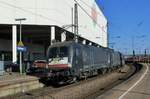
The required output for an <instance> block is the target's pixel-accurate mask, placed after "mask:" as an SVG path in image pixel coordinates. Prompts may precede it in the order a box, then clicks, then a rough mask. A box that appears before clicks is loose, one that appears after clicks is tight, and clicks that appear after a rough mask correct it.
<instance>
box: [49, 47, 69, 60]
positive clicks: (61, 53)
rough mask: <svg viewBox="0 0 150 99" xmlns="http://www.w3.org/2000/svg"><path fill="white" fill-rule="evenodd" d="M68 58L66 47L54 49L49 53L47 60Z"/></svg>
mask: <svg viewBox="0 0 150 99" xmlns="http://www.w3.org/2000/svg"><path fill="white" fill-rule="evenodd" d="M57 57H68V47H54V48H51V49H50V51H49V58H57Z"/></svg>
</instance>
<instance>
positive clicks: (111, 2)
mask: <svg viewBox="0 0 150 99" xmlns="http://www.w3.org/2000/svg"><path fill="white" fill-rule="evenodd" d="M97 2H98V3H99V5H100V7H101V8H102V9H103V12H104V14H105V16H106V17H107V19H108V23H109V38H110V39H109V40H110V43H115V44H114V48H115V49H116V50H120V51H122V52H124V53H131V52H132V49H133V48H134V49H135V50H136V53H142V52H144V49H147V50H149V52H150V39H149V38H150V35H149V33H150V0H97ZM117 36H120V38H116V37H117ZM133 42H134V43H133Z"/></svg>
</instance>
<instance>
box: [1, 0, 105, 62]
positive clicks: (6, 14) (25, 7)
mask: <svg viewBox="0 0 150 99" xmlns="http://www.w3.org/2000/svg"><path fill="white" fill-rule="evenodd" d="M76 1H77V2H76ZM75 3H78V4H79V7H78V24H79V32H78V33H79V36H80V37H82V38H85V39H87V40H89V41H92V42H94V43H97V44H99V45H101V46H104V47H107V44H108V43H107V19H106V18H105V16H104V15H103V13H102V11H101V10H100V8H99V7H98V5H97V3H96V1H95V0H0V12H1V16H0V54H1V55H2V54H3V53H7V52H12V53H13V54H12V57H13V58H12V60H13V61H16V60H17V49H16V46H17V42H18V40H19V39H18V37H19V22H18V21H15V19H16V18H26V20H25V21H23V22H22V35H23V42H24V45H25V46H28V50H30V52H29V53H32V52H33V53H32V54H34V55H36V56H38V55H39V56H40V55H42V54H44V53H45V52H46V48H47V46H48V45H49V44H50V42H51V41H52V39H54V38H55V37H54V36H56V37H59V35H58V34H59V33H58V31H61V27H63V26H66V25H71V24H73V17H72V15H73V12H72V8H74V4H75ZM67 32H68V35H69V33H72V32H73V31H72V28H68V29H67ZM49 35H50V36H49ZM70 37H71V35H70ZM68 38H69V37H68ZM56 39H57V38H56ZM42 40H43V41H42ZM46 42H47V43H46ZM33 50H34V51H33ZM29 53H28V54H29ZM39 53H40V54H39ZM28 54H25V55H24V56H27V57H28ZM31 56H32V55H31ZM1 58H3V57H1Z"/></svg>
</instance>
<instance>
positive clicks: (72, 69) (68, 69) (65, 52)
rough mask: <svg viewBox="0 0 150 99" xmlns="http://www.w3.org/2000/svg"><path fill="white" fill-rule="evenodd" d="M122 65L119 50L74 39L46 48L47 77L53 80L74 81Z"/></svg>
mask: <svg viewBox="0 0 150 99" xmlns="http://www.w3.org/2000/svg"><path fill="white" fill-rule="evenodd" d="M123 65H124V58H123V55H122V54H121V53H120V52H115V51H114V50H113V49H109V48H104V47H101V46H100V47H95V46H91V45H84V44H80V43H76V42H74V41H66V42H60V43H55V44H53V45H51V46H49V48H48V50H47V65H44V66H46V67H45V68H47V69H49V72H48V74H47V77H48V78H49V79H51V80H55V82H69V83H70V82H75V81H76V80H77V79H83V78H87V77H90V76H94V75H98V74H105V73H106V72H109V71H112V70H115V69H117V68H120V67H121V66H123Z"/></svg>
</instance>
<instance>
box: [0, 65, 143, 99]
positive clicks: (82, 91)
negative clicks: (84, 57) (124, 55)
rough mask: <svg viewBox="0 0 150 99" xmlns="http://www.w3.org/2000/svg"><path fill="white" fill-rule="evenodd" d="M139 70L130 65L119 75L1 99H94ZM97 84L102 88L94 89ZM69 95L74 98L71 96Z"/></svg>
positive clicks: (105, 76) (113, 74)
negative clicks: (111, 81)
mask: <svg viewBox="0 0 150 99" xmlns="http://www.w3.org/2000/svg"><path fill="white" fill-rule="evenodd" d="M138 70H140V68H138V67H136V68H135V66H131V65H129V66H125V67H124V68H122V70H121V72H119V73H118V70H117V71H113V72H112V73H108V74H105V75H99V76H95V77H91V78H88V79H87V80H81V81H79V82H76V83H73V84H70V85H66V86H61V87H54V86H48V87H44V88H42V89H38V90H34V91H30V92H26V93H20V94H16V95H12V96H8V97H5V98H1V99H64V98H65V99H66V98H67V99H70V98H79V97H81V98H82V99H83V98H84V97H85V96H86V99H93V98H94V97H96V96H97V95H99V94H102V93H104V92H105V91H107V90H108V89H110V88H112V87H113V86H115V85H117V84H119V83H121V82H123V81H124V80H126V79H128V78H129V77H131V76H132V75H134V74H135V73H136V72H138ZM110 75H111V76H110ZM113 77H114V78H115V77H116V78H115V79H116V80H115V79H114V80H115V81H113V83H111V84H110V83H109V84H106V82H107V83H108V82H110V81H105V80H106V78H107V79H108V80H109V79H112V78H113ZM112 80H113V79H112ZM101 82H103V83H101ZM97 83H99V84H100V85H102V86H101V87H99V88H93V87H97V86H96V84H97ZM90 84H91V85H90ZM100 85H99V86H100ZM108 85H109V86H108ZM104 86H105V87H104ZM106 86H107V87H106ZM89 87H91V88H89ZM86 89H87V90H91V91H92V92H91V91H89V92H86V91H87V90H86ZM95 90H96V91H95ZM69 94H70V95H72V96H69ZM61 95H62V96H61ZM67 95H68V96H67ZM82 95H83V96H82ZM74 96H78V97H74Z"/></svg>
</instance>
